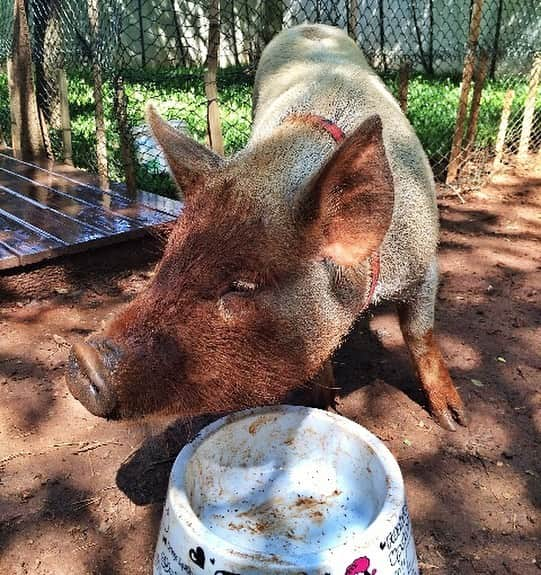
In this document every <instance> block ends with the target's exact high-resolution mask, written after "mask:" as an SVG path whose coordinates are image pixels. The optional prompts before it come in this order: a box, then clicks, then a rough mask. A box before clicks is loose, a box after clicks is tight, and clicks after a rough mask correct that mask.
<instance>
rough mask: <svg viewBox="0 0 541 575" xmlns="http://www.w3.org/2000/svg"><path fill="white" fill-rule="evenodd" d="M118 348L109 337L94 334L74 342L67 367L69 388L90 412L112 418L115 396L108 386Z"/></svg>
mask: <svg viewBox="0 0 541 575" xmlns="http://www.w3.org/2000/svg"><path fill="white" fill-rule="evenodd" d="M120 356H121V350H120V349H119V348H118V347H117V346H116V345H115V344H114V343H113V342H111V340H109V339H106V338H98V337H94V338H91V339H89V340H87V341H86V342H84V343H78V344H75V345H74V346H73V348H72V350H71V354H70V359H69V367H68V378H67V380H68V388H69V390H70V392H71V393H72V395H73V396H74V397H75V399H77V400H79V401H80V402H81V403H82V404H83V406H84V407H85V408H86V409H88V411H90V413H92V414H94V415H97V416H99V417H107V418H109V419H114V418H115V413H116V407H117V398H116V394H115V391H114V389H113V387H112V385H111V374H112V372H114V369H115V366H116V365H117V363H118V361H119V359H120Z"/></svg>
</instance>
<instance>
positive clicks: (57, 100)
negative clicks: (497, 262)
mask: <svg viewBox="0 0 541 575" xmlns="http://www.w3.org/2000/svg"><path fill="white" fill-rule="evenodd" d="M17 4H20V5H22V6H23V7H24V8H25V9H26V13H27V18H28V22H29V29H30V39H31V46H32V59H33V67H34V78H35V91H36V100H37V105H38V108H39V112H40V114H41V116H40V117H41V118H42V120H43V125H44V126H45V128H46V138H45V139H46V148H47V152H48V154H49V155H53V156H54V157H56V158H57V159H66V160H67V161H69V162H73V163H74V164H75V165H76V166H79V167H82V168H86V169H89V170H92V171H98V172H100V173H102V175H104V177H105V178H109V179H111V180H114V181H119V182H124V181H126V180H129V181H128V183H129V184H131V185H137V186H138V187H139V188H142V189H147V190H151V191H156V192H159V193H172V184H171V182H170V180H169V176H168V175H167V169H166V166H165V162H164V160H163V158H162V156H161V155H160V153H159V151H158V150H157V148H156V146H155V144H154V142H153V140H152V138H151V135H150V133H149V131H148V128H147V127H146V125H145V121H144V107H145V104H146V102H147V101H149V100H152V101H154V102H155V103H156V104H157V108H158V110H159V111H160V112H161V113H162V114H163V115H164V116H165V117H166V118H168V119H169V120H170V121H171V122H172V123H173V124H174V125H175V126H177V127H178V128H180V129H183V130H185V131H186V132H188V133H189V134H191V135H192V136H194V137H195V138H197V139H198V140H200V141H203V142H204V141H206V140H207V141H208V138H209V126H208V118H209V105H210V104H209V102H211V100H213V98H211V97H209V93H208V91H206V89H205V87H206V85H205V78H207V80H208V76H206V74H208V73H209V71H208V69H209V65H210V62H211V57H212V56H213V51H214V52H216V53H215V56H216V59H217V61H218V64H219V69H218V73H217V101H218V105H219V118H220V123H221V133H222V134H223V141H224V149H225V153H226V154H232V153H234V152H235V151H237V150H239V149H240V148H241V147H242V146H243V145H244V144H245V143H246V141H247V139H248V137H249V132H250V124H251V91H252V85H253V80H254V74H255V69H256V66H257V61H258V59H259V56H260V54H261V51H262V50H263V48H264V46H265V45H266V44H267V43H268V42H269V41H270V39H271V38H272V37H273V36H274V35H275V34H276V33H277V32H279V31H280V30H281V29H282V28H287V27H290V26H293V25H295V24H298V23H302V22H322V23H326V24H333V25H336V26H340V27H342V28H344V29H345V30H347V32H348V33H349V35H350V36H351V37H352V38H353V39H354V40H355V41H356V42H357V43H358V44H359V46H360V47H361V48H362V50H363V51H364V53H365V54H366V56H367V58H368V60H369V61H370V63H371V64H372V66H373V67H374V68H376V69H377V70H378V72H379V73H380V74H381V76H382V77H383V79H384V81H385V83H386V84H387V85H388V87H389V88H390V90H391V91H392V92H393V93H394V94H395V95H396V96H397V97H398V98H399V99H400V101H401V105H402V106H403V109H404V110H405V111H406V113H407V116H408V118H409V120H410V121H411V123H412V125H413V126H414V128H415V130H416V132H417V134H418V135H419V138H420V139H421V141H422V143H423V145H424V147H425V150H426V152H427V154H428V156H429V159H430V161H431V164H432V166H433V169H434V172H435V174H436V177H437V178H439V179H440V180H445V179H447V181H448V182H454V181H458V182H459V183H465V184H468V185H477V184H478V183H480V182H481V181H482V180H483V178H484V177H485V176H486V174H487V173H489V172H490V171H492V170H493V169H494V168H495V166H496V167H497V166H498V165H501V164H505V163H508V162H510V161H514V160H515V159H516V158H520V159H521V160H523V161H525V160H527V159H528V158H530V157H531V156H532V155H533V154H541V152H539V150H540V148H541V98H540V97H539V76H540V73H541V60H540V59H539V54H540V53H541V4H540V3H539V2H538V1H537V0H484V2H483V0H471V1H469V0H468V1H463V2H452V3H449V2H447V1H446V0H288V1H282V0H267V1H264V0H221V1H219V0H207V2H198V1H189V0H0V131H1V134H0V138H3V139H4V140H5V142H6V143H7V144H8V145H9V144H10V143H12V142H11V136H10V134H11V131H12V123H13V115H11V116H10V105H9V102H10V98H9V96H10V93H9V86H8V68H9V66H8V63H9V60H10V57H12V55H13V22H14V17H13V14H14V8H15V6H14V5H17ZM217 30H219V45H218V43H217V42H216V41H214V42H209V40H210V39H211V38H212V32H213V31H214V32H216V31H217ZM215 40H216V35H215ZM209 47H210V52H209ZM207 88H208V81H207ZM100 116H101V119H100Z"/></svg>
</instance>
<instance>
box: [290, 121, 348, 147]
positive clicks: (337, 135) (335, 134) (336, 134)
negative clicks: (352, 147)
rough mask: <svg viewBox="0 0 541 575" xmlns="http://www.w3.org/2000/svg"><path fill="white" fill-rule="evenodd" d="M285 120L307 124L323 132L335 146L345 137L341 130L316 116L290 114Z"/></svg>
mask: <svg viewBox="0 0 541 575" xmlns="http://www.w3.org/2000/svg"><path fill="white" fill-rule="evenodd" d="M286 120H287V121H288V122H299V123H303V124H308V125H309V126H314V127H315V128H319V129H321V130H325V132H327V133H328V134H329V135H330V136H331V138H332V139H333V140H334V141H335V142H336V143H337V144H340V143H341V142H342V141H343V140H344V139H345V137H346V135H345V134H344V131H343V130H342V128H339V127H338V126H337V125H336V124H333V123H332V122H331V121H330V120H327V118H324V117H323V116H318V115H317V114H291V115H290V116H288V117H287V118H286Z"/></svg>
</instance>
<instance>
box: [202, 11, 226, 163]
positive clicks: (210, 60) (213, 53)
mask: <svg viewBox="0 0 541 575" xmlns="http://www.w3.org/2000/svg"><path fill="white" fill-rule="evenodd" d="M219 53H220V0H211V2H210V6H209V38H208V54H207V70H206V72H205V94H206V96H207V129H208V138H209V144H210V147H211V148H212V149H213V150H214V151H215V152H217V153H219V154H223V153H224V141H223V137H222V128H221V125H220V109H219V107H218V84H217V75H218V55H219Z"/></svg>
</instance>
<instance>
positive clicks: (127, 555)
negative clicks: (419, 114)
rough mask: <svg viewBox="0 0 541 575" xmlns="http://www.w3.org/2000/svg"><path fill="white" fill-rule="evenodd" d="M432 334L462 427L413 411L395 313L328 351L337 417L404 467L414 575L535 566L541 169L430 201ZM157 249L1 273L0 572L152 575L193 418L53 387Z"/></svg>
mask: <svg viewBox="0 0 541 575" xmlns="http://www.w3.org/2000/svg"><path fill="white" fill-rule="evenodd" d="M440 195H441V202H440V203H441V221H442V243H441V258H440V259H441V271H442V274H441V275H442V285H441V290H440V294H439V304H438V321H437V330H438V333H439V340H440V342H441V345H442V348H443V350H444V355H445V356H446V358H447V360H448V363H449V366H450V369H451V373H452V375H453V377H454V379H455V382H456V383H457V385H458V387H459V388H460V392H461V394H462V396H463V398H464V400H465V402H466V404H467V405H468V408H469V413H470V417H471V423H470V425H469V427H468V428H467V429H460V430H459V431H457V432H456V433H449V432H445V431H443V430H442V429H440V428H439V427H437V426H436V425H435V424H434V422H433V421H432V420H431V418H430V417H429V415H428V414H427V412H426V411H425V410H424V404H423V398H422V395H421V394H420V392H419V389H418V385H417V383H416V380H415V377H414V374H413V372H412V368H411V366H410V364H409V361H408V358H407V355H406V352H405V349H404V346H403V343H402V341H401V337H400V333H399V330H398V326H397V321H396V319H395V316H394V314H393V310H392V309H391V308H390V307H389V308H383V309H381V310H378V311H377V312H375V313H374V315H373V316H371V317H370V318H369V324H370V329H369V330H368V328H367V322H362V323H360V324H359V326H358V329H357V330H356V331H354V332H353V333H352V335H351V337H350V338H349V340H348V342H347V343H346V344H345V345H344V347H343V348H342V349H341V350H340V351H339V352H338V354H337V356H336V359H335V368H336V372H337V378H338V381H339V383H340V384H341V385H342V387H343V391H342V393H341V398H340V401H339V404H338V411H339V412H340V413H342V414H343V415H345V416H346V417H349V418H351V419H354V420H356V421H358V422H359V423H361V424H363V425H364V426H366V427H368V428H369V429H371V430H372V431H373V432H375V433H376V434H377V435H378V436H379V437H380V438H382V439H383V440H384V441H385V443H386V444H387V445H388V447H389V448H390V449H391V451H392V452H393V453H394V455H395V456H396V457H397V459H398V461H399V463H400V465H401V468H402V470H403V473H404V477H405V481H406V487H407V492H408V497H409V505H410V512H411V516H412V521H413V527H414V533H415V538H416V542H417V549H418V555H419V561H420V564H421V568H422V573H423V575H431V574H449V575H451V574H459V573H460V574H497V575H512V574H513V575H530V574H532V575H534V574H536V573H541V571H540V569H541V541H540V535H541V533H540V519H541V514H540V513H539V507H540V505H541V466H540V462H541V388H540V383H541V373H540V369H541V359H540V354H539V351H540V349H541V330H540V323H541V322H540V320H541V309H540V305H539V303H540V294H541V271H540V243H539V240H540V238H541V221H540V214H541V172H537V173H536V172H535V171H533V170H530V171H529V172H527V173H518V172H513V173H507V174H503V175H501V176H498V177H497V178H496V180H495V181H494V182H493V183H492V184H491V185H489V186H488V187H486V188H485V189H483V190H482V191H481V192H477V193H474V192H469V193H467V194H466V195H464V196H463V197H462V198H461V197H459V196H458V195H456V194H454V193H453V192H452V191H451V190H448V189H445V190H441V194H440ZM159 246H160V242H155V241H154V242H150V243H148V242H147V243H146V244H145V243H144V242H138V243H131V244H129V245H128V246H117V247H115V248H110V249H108V250H99V251H96V252H95V253H94V254H86V255H82V256H77V257H75V258H69V259H65V260H61V261H60V262H57V263H55V264H50V265H48V266H41V267H37V268H35V269H33V270H30V271H28V272H25V273H23V274H11V275H8V276H3V277H0V298H2V299H3V304H2V307H1V309H0V342H1V344H0V521H1V523H0V574H2V575H16V574H17V575H18V574H26V573H32V574H35V575H46V574H47V575H53V574H54V575H63V574H81V575H82V574H91V573H92V574H96V575H98V574H99V575H105V574H109V573H115V574H118V575H134V574H139V573H150V570H151V560H152V553H153V547H154V544H155V540H156V536H157V529H158V525H159V520H160V515H161V509H162V503H163V499H164V495H165V490H166V485H167V477H168V473H169V470H170V468H171V465H172V461H173V457H174V455H175V454H176V453H177V452H178V450H179V448H180V447H181V446H182V445H183V444H184V443H185V441H186V440H187V438H188V437H189V436H190V435H191V434H193V433H194V432H195V431H197V429H199V428H200V427H201V426H202V425H203V424H204V423H205V420H204V419H199V420H196V421H193V422H182V421H174V420H172V419H169V420H165V419H164V420H152V421H144V422H139V423H137V424H134V423H114V422H107V421H103V420H101V419H98V418H95V417H93V416H92V415H90V414H89V413H88V412H86V411H85V410H84V409H83V408H82V407H81V406H80V404H79V403H78V402H76V401H75V400H74V399H73V398H72V397H71V396H70V395H69V394H68V392H67V389H66V385H65V381H64V371H65V365H66V359H67V354H68V349H69V343H70V342H73V341H76V340H78V339H79V338H84V337H85V336H86V335H87V334H88V333H90V332H91V331H93V330H95V329H98V328H99V327H100V323H101V322H102V320H103V319H104V318H105V317H106V316H107V315H108V314H110V313H114V312H115V311H116V310H117V309H118V308H119V307H120V306H121V305H122V304H123V303H124V302H126V301H128V300H130V299H131V298H132V297H133V295H134V294H135V293H137V292H138V291H140V290H142V289H144V287H145V285H146V283H147V282H148V281H149V278H150V276H151V272H152V268H153V265H154V262H155V260H156V257H157V254H159Z"/></svg>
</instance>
